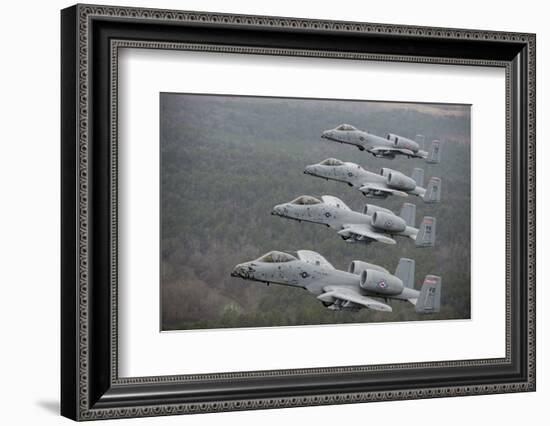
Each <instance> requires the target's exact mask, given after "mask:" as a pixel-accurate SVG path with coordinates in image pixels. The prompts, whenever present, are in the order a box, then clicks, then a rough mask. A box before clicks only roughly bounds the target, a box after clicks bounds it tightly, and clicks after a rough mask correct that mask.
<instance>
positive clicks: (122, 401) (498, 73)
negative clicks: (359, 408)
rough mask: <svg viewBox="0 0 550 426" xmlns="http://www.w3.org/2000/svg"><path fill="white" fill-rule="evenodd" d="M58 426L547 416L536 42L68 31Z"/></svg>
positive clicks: (84, 25) (347, 30)
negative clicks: (538, 281)
mask: <svg viewBox="0 0 550 426" xmlns="http://www.w3.org/2000/svg"><path fill="white" fill-rule="evenodd" d="M61 30H62V31H61V48H62V76H61V77H62V93H61V98H62V141H61V142H62V184H61V189H62V282H61V286H62V289H61V307H62V312H61V316H62V329H61V334H62V359H61V365H62V376H61V383H62V389H61V412H62V414H63V415H64V416H66V417H69V418H71V419H74V420H92V419H106V418H122V417H141V416H157V415H169V414H188V413H205V412H215V411H230V410H248V409H267V408H280V407H292V406H309V405H321V404H344V403H356V402H370V401H383V400H400V399H417V398H435V397H446V396H458V395H478V394H490V393H504V392H522V391H534V390H535V35H534V34H520V33H504V32H494V31H479V30H463V29H449V28H427V27H412V26H402V25H388V24H370V23H358V22H336V21H321V20H307V19H295V18H281V17H267V16H243V15H226V14H216V13H203V12H187V11H169V10H155V9H137V8H128V7H106V6H105V7H104V6H94V5H76V6H73V7H70V8H67V9H64V10H63V11H62V12H61Z"/></svg>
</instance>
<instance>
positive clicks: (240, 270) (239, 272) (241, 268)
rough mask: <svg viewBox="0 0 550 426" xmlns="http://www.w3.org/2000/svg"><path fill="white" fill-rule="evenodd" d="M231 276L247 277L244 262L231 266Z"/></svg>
mask: <svg viewBox="0 0 550 426" xmlns="http://www.w3.org/2000/svg"><path fill="white" fill-rule="evenodd" d="M231 276H232V277H241V278H246V277H248V268H247V267H246V265H245V264H243V263H240V264H238V265H237V266H235V267H234V268H233V271H231Z"/></svg>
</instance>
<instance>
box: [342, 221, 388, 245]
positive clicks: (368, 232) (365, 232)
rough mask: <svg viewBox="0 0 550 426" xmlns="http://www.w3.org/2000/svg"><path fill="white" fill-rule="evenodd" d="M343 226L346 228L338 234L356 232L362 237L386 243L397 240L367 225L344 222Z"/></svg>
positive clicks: (355, 233)
mask: <svg viewBox="0 0 550 426" xmlns="http://www.w3.org/2000/svg"><path fill="white" fill-rule="evenodd" d="M343 227H344V229H342V230H341V231H338V234H340V235H344V237H345V236H346V235H349V234H354V235H358V236H360V237H365V238H370V239H371V240H375V241H378V242H381V243H385V244H395V240H394V239H393V238H390V237H388V236H386V235H384V234H380V233H378V232H375V231H373V230H372V229H371V228H370V227H369V226H367V225H357V224H355V225H353V224H352V225H346V224H344V225H343Z"/></svg>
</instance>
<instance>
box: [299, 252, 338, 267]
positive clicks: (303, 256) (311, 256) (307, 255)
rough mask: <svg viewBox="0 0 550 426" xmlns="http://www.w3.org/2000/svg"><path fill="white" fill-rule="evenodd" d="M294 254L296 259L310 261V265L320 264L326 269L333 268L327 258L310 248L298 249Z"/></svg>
mask: <svg viewBox="0 0 550 426" xmlns="http://www.w3.org/2000/svg"><path fill="white" fill-rule="evenodd" d="M296 254H297V255H298V259H300V260H302V261H304V262H307V263H311V264H312V265H317V266H322V267H324V268H327V269H334V266H332V265H331V263H330V262H329V261H328V260H326V259H325V258H324V257H323V256H321V255H320V254H319V253H317V252H314V251H311V250H298V251H297V252H296Z"/></svg>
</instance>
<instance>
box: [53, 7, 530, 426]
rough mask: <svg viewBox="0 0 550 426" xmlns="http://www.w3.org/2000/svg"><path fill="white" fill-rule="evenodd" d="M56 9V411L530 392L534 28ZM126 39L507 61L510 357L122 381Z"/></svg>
mask: <svg viewBox="0 0 550 426" xmlns="http://www.w3.org/2000/svg"><path fill="white" fill-rule="evenodd" d="M61 18H62V20H61V24H62V25H61V28H62V40H61V47H62V93H61V98H62V126H61V127H62V153H61V156H62V185H61V187H62V188H61V189H62V235H61V237H62V283H61V284H62V289H61V305H62V312H61V314H62V329H61V332H62V342H61V345H62V358H61V366H62V374H61V385H62V389H61V413H62V414H63V415H64V416H67V417H69V418H71V419H74V420H92V419H104V418H120V417H139V416H157V415H169V414H185V413H204V412H215V411H229V410H246V409H262V408H278V407H292V406H308V405H321V404H343V403H352V402H367V401H381V400H399V399H415V398H434V397H443V396H458V395H476V394H488V393H503V392H519V391H534V390H535V35H533V34H520V33H504V32H492V31H476V30H463V29H449V28H430V27H412V26H401V25H385V24H384V25H383V24H369V23H358V22H336V21H321V20H308V19H294V18H280V17H267V16H243V15H227V14H214V13H201V12H185V11H169V10H155V9H135V8H126V7H104V6H96V5H76V6H73V7H70V8H68V9H64V10H63V11H62V14H61ZM123 47H132V48H149V49H150V48H154V49H184V50H199V51H218V52H230V53H238V54H261V55H297V56H314V57H326V58H341V59H350V60H371V61H372V60H374V61H380V60H383V61H397V62H424V63H446V64H459V65H465V66H468V65H482V66H491V67H503V68H505V70H506V115H507V116H506V125H507V129H506V152H507V153H506V163H507V164H506V177H505V178H506V195H507V209H506V228H507V229H506V235H507V247H506V356H505V357H504V358H498V359H481V360H461V361H450V362H449V361H447V362H431V363H411V364H388V365H375V366H368V365H366V366H348V367H326V368H316V369H301V370H274V371H255V372H241V373H221V374H207V375H187V376H161V377H134V378H119V377H118V368H117V341H118V338H117V334H118V327H117V196H118V194H117V191H118V188H117V108H118V98H117V87H118V80H117V71H118V49H120V48H123ZM503 178H504V177H503Z"/></svg>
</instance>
